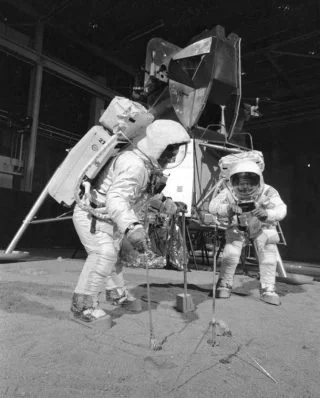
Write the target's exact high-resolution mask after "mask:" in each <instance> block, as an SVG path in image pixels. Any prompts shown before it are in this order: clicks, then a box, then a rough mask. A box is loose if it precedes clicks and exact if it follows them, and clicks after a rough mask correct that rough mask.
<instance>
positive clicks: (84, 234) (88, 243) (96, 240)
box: [71, 120, 190, 322]
mask: <svg viewBox="0 0 320 398" xmlns="http://www.w3.org/2000/svg"><path fill="white" fill-rule="evenodd" d="M189 141H190V138H189V135H188V133H187V132H186V130H185V129H184V128H183V127H182V125H180V124H179V123H177V122H175V121H171V120H156V121H154V122H152V123H151V124H149V125H148V126H147V127H146V129H144V131H143V132H141V134H139V135H138V137H136V138H135V139H134V142H133V146H132V147H131V148H129V149H127V150H124V151H123V152H121V153H120V155H118V156H116V157H115V158H114V159H113V160H111V161H110V162H108V163H107V165H106V166H105V167H104V168H103V169H102V170H101V172H100V173H99V175H98V177H97V178H96V182H95V183H94V185H93V187H92V189H91V202H93V203H92V205H93V207H98V208H99V207H101V208H103V207H104V208H105V209H106V214H107V216H108V217H107V218H104V219H99V218H95V217H92V215H91V213H89V212H88V211H86V210H85V209H84V208H82V207H81V206H80V205H79V204H77V205H76V207H75V210H74V215H73V222H74V226H75V229H76V231H77V234H78V235H79V238H80V241H81V243H82V244H83V246H84V248H85V249H86V252H87V254H88V256H87V259H86V262H85V264H84V266H83V269H82V272H81V274H80V277H79V279H78V283H77V286H76V288H75V290H74V294H73V297H72V305H71V311H72V312H73V314H74V316H75V317H77V318H79V319H81V320H83V321H86V322H92V321H95V320H97V319H100V318H102V317H104V316H105V315H106V313H105V312H104V311H103V310H102V309H100V308H98V296H99V294H100V292H101V291H104V290H105V283H106V278H107V277H108V276H110V275H112V276H113V279H114V282H115V285H116V286H117V288H118V292H119V293H120V294H124V295H125V299H131V297H129V295H128V292H127V289H126V287H125V286H124V278H123V274H122V263H121V261H119V251H120V245H121V242H122V240H123V238H124V237H125V238H126V240H127V241H128V242H129V243H130V244H131V245H132V246H133V248H134V249H135V250H137V251H138V252H140V253H143V252H144V251H145V248H146V246H147V234H146V230H145V228H144V225H143V224H142V223H141V220H142V219H143V217H142V215H143V214H145V208H146V205H147V203H148V200H149V198H150V197H151V196H152V195H154V190H152V189H151V187H152V186H154V185H156V182H155V180H156V179H157V176H158V175H159V171H160V172H161V170H162V169H163V168H165V167H166V166H167V164H168V163H170V162H172V161H174V159H175V157H176V155H177V153H178V150H179V147H180V146H181V145H183V144H186V143H188V142H189ZM117 275H118V278H117ZM121 290H122V292H121ZM132 300H134V297H132Z"/></svg>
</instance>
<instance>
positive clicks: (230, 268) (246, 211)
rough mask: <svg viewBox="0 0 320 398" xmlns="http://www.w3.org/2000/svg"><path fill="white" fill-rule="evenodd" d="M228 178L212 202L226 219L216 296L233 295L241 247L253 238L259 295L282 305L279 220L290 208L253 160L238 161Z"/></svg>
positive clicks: (212, 208)
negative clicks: (277, 283)
mask: <svg viewBox="0 0 320 398" xmlns="http://www.w3.org/2000/svg"><path fill="white" fill-rule="evenodd" d="M229 178H230V181H229V182H228V183H227V186H226V187H225V188H224V189H223V190H222V191H221V192H220V193H219V194H218V195H217V196H216V197H214V198H213V199H212V200H211V202H210V204H209V211H210V212H211V213H212V214H213V215H215V216H217V217H218V218H219V217H220V218H225V219H226V220H227V228H226V233H225V240H226V244H225V247H224V250H223V255H222V263H221V268H220V275H219V280H218V283H217V286H216V297H218V298H229V297H230V295H231V290H232V284H233V277H234V273H235V270H236V267H237V265H238V263H239V259H240V256H241V251H242V248H243V246H244V245H245V244H247V243H248V241H249V240H251V241H252V242H253V244H254V248H255V251H256V254H257V257H258V261H259V269H260V298H261V300H263V301H265V302H267V303H269V304H274V305H279V304H280V299H279V296H278V294H277V293H276V291H275V276H276V266H277V254H276V253H277V251H276V250H277V247H276V244H277V243H278V242H279V235H278V232H277V229H276V223H277V222H278V221H281V220H282V219H283V218H284V217H285V216H286V212H287V207H286V205H285V203H284V202H283V201H282V199H281V198H280V195H279V193H278V192H277V190H276V189H274V188H273V187H272V186H270V185H267V184H265V183H264V181H263V175H262V171H261V169H260V167H259V166H258V165H257V164H256V163H255V162H254V161H252V160H242V161H240V162H238V163H235V164H234V165H233V166H232V167H231V168H230V174H229Z"/></svg>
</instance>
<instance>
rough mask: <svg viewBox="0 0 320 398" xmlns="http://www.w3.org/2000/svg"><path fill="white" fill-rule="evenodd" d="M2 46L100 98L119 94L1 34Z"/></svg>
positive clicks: (0, 41)
mask: <svg viewBox="0 0 320 398" xmlns="http://www.w3.org/2000/svg"><path fill="white" fill-rule="evenodd" d="M1 47H2V48H3V49H4V50H6V51H7V52H9V53H11V54H12V55H13V56H15V54H17V55H19V58H21V57H22V58H24V59H25V60H26V61H27V62H30V61H31V62H32V63H34V64H36V65H41V66H42V67H44V68H45V69H47V71H48V72H51V73H54V74H57V75H59V76H61V77H62V78H65V79H67V80H68V81H69V82H70V83H72V84H74V85H76V86H79V87H82V88H84V89H86V91H89V92H90V93H92V94H94V95H95V96H97V97H99V98H114V97H115V96H117V95H119V93H117V92H116V91H113V90H111V89H110V88H107V87H106V86H104V85H103V84H101V83H98V82H96V81H95V80H94V79H92V78H91V77H90V76H88V75H86V74H84V73H82V72H79V71H78V70H76V69H73V68H72V67H70V66H69V65H66V64H63V63H61V62H60V61H58V60H55V59H54V58H50V57H48V56H46V55H43V54H41V53H39V52H38V51H36V50H34V49H33V48H31V47H28V46H24V45H22V44H20V43H17V42H15V41H13V40H11V39H9V38H8V37H6V36H4V35H1V34H0V48H1Z"/></svg>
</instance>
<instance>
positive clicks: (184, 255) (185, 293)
mask: <svg viewBox="0 0 320 398" xmlns="http://www.w3.org/2000/svg"><path fill="white" fill-rule="evenodd" d="M182 240H183V291H184V296H185V297H187V294H188V282H187V272H188V270H187V267H188V265H187V259H186V244H187V241H186V216H185V212H184V211H183V212H182Z"/></svg>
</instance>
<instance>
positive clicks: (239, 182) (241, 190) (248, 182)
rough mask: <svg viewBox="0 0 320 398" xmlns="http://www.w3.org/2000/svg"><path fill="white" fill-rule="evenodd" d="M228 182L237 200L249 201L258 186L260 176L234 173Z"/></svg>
mask: <svg viewBox="0 0 320 398" xmlns="http://www.w3.org/2000/svg"><path fill="white" fill-rule="evenodd" d="M230 182H231V185H232V188H233V190H234V192H235V194H236V196H237V197H238V199H244V200H247V199H251V198H252V197H253V196H254V195H255V194H256V192H257V190H258V189H259V186H260V176H259V175H258V174H255V173H236V174H234V175H232V176H231V178H230Z"/></svg>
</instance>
